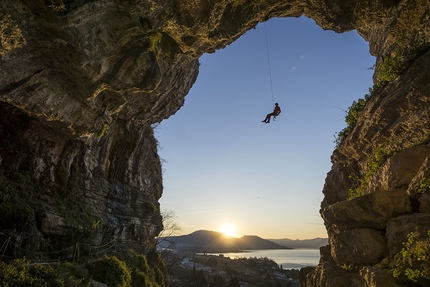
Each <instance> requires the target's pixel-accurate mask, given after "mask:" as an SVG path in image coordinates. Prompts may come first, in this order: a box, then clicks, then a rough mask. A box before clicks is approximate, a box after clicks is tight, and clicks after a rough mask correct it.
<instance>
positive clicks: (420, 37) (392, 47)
mask: <svg viewBox="0 0 430 287" xmlns="http://www.w3.org/2000/svg"><path fill="white" fill-rule="evenodd" d="M302 15H304V16H307V17H310V18H312V19H314V20H315V22H316V23H317V24H318V25H319V26H321V27H322V28H323V29H331V30H334V31H336V32H339V33H341V32H345V31H350V30H353V29H356V30H357V31H358V33H359V34H360V35H361V36H362V37H363V38H364V39H365V40H366V41H368V43H369V47H370V53H371V54H372V55H374V56H376V57H377V61H376V66H375V75H374V82H375V89H374V92H373V95H372V97H371V98H370V100H369V101H368V103H367V105H366V107H365V108H364V110H363V111H362V112H361V113H360V115H359V117H358V119H357V122H356V124H355V125H354V127H352V129H351V131H350V133H349V134H348V135H347V136H346V137H345V139H344V140H343V141H342V142H341V143H340V144H339V146H338V148H337V149H336V150H335V151H334V152H333V156H332V163H333V166H332V170H331V171H329V173H328V175H327V178H326V184H325V186H324V190H323V193H324V200H323V202H322V204H321V215H322V217H323V219H324V221H325V225H326V228H327V231H328V234H329V237H330V245H329V246H327V247H324V248H322V250H321V254H322V257H321V261H320V264H319V265H318V266H317V267H316V268H314V269H309V268H308V269H305V270H304V271H303V273H302V275H301V279H302V285H303V286H306V287H317V286H327V287H337V286H339V287H340V286H342V287H345V286H369V287H370V286H372V287H373V286H375V287H376V286H379V287H381V286H412V285H410V284H415V285H414V286H429V281H428V280H426V278H425V274H418V275H419V276H418V277H415V278H412V279H414V280H415V281H414V280H412V279H411V278H410V277H411V276H409V278H408V276H407V275H406V273H404V271H405V270H407V268H410V269H411V270H420V271H422V272H430V267H429V261H428V260H429V259H428V258H429V257H430V255H427V257H424V260H421V259H422V258H423V257H421V259H420V260H418V259H417V258H415V257H414V254H415V251H416V250H417V249H419V248H421V249H423V250H424V251H425V250H427V251H428V250H429V249H426V248H429V246H428V245H429V244H430V243H429V238H428V235H427V231H428V230H430V222H429V220H428V216H429V212H430V196H429V192H430V188H429V187H430V181H427V180H428V179H429V178H430V164H429V156H430V146H429V144H428V143H429V141H430V80H429V79H430V70H429V69H428V67H430V52H429V47H430V45H429V43H430V3H429V1H428V0H372V1H362V0H351V1H344V0H323V1H313V0H304V1H302V0H300V1H299V0H291V1H284V0H283V1H281V0H265V1H263V0H256V1H245V0H207V1H206V0H170V1H165V0H127V1H119V0H33V1H24V0H2V1H1V2H0V140H1V141H0V191H1V193H0V246H2V245H3V244H4V246H7V248H6V249H5V250H4V251H5V252H4V256H5V258H16V257H20V256H27V257H31V258H40V259H53V258H54V259H67V258H71V257H72V256H77V255H80V256H83V254H85V256H89V255H93V256H97V255H100V254H101V252H102V251H104V252H110V251H112V252H113V251H116V250H123V249H127V248H134V249H136V250H138V251H141V252H143V253H145V252H148V251H149V250H151V249H152V248H154V242H155V237H156V236H157V235H158V234H159V232H160V230H161V229H162V221H161V216H160V211H159V209H160V207H159V204H158V200H159V198H160V197H161V194H162V177H161V176H162V173H161V167H160V160H159V157H158V154H157V142H156V140H155V138H154V135H153V130H152V128H153V125H154V124H157V123H159V122H160V121H162V120H163V119H166V118H168V117H169V116H171V115H173V114H174V113H175V112H176V111H177V110H178V109H179V108H180V107H181V106H182V105H183V103H184V97H185V96H186V94H187V93H188V91H189V89H190V88H191V86H192V85H193V83H194V82H195V80H196V77H197V74H198V67H199V63H198V58H199V57H200V56H201V55H202V54H203V53H205V52H213V51H215V50H217V49H221V48H224V47H225V46H226V45H228V44H230V43H231V42H233V41H234V40H235V39H237V38H238V37H240V36H241V35H242V34H243V33H245V32H246V31H247V30H249V29H251V28H253V27H255V26H256V25H257V24H258V23H259V22H264V21H267V20H268V19H270V18H272V17H299V16H302ZM352 56H353V55H352ZM392 67H395V69H394V70H395V72H392V69H389V68H392ZM393 74H394V76H393ZM351 194H352V195H353V196H351ZM408 238H409V240H410V241H411V243H410V244H409V245H405V244H403V243H405V242H407V240H408ZM403 248H406V249H407V250H405V249H403ZM106 250H107V251H106ZM402 250H403V251H404V252H402ZM99 252H100V253H99ZM405 254H406V255H407V256H406V257H405V256H404V255H405ZM408 254H409V255H408ZM393 275H396V276H393Z"/></svg>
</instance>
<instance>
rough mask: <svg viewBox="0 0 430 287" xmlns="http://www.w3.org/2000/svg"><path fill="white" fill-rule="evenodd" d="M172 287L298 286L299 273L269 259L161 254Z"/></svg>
mask: <svg viewBox="0 0 430 287" xmlns="http://www.w3.org/2000/svg"><path fill="white" fill-rule="evenodd" d="M164 255H165V256H164V257H165V259H166V264H167V267H168V269H169V271H168V272H169V275H170V283H169V286H171V287H185V286H197V287H206V286H209V287H222V286H228V287H245V286H246V287H257V286H258V287H260V286H261V287H272V286H273V287H299V286H300V283H299V270H298V269H284V268H283V267H282V265H278V264H277V263H276V262H275V261H273V260H272V259H269V258H267V257H266V258H238V259H231V258H229V257H225V256H223V255H209V254H194V255H193V256H191V257H180V256H178V255H177V254H174V253H172V254H168V255H167V254H164Z"/></svg>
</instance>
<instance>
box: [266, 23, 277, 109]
mask: <svg viewBox="0 0 430 287" xmlns="http://www.w3.org/2000/svg"><path fill="white" fill-rule="evenodd" d="M264 35H265V37H266V51H267V63H268V65H269V78H270V90H271V92H272V104H273V106H274V105H275V96H274V95H273V83H272V68H271V66H270V56H269V41H268V40H267V30H266V23H264Z"/></svg>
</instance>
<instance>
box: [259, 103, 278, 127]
mask: <svg viewBox="0 0 430 287" xmlns="http://www.w3.org/2000/svg"><path fill="white" fill-rule="evenodd" d="M280 113H281V107H280V106H279V105H278V103H275V108H274V109H273V112H272V113H270V114H267V116H266V118H265V119H264V121H262V122H263V123H266V124H268V123H270V117H271V116H273V120H275V118H276V117H277V116H278V115H279V114H280Z"/></svg>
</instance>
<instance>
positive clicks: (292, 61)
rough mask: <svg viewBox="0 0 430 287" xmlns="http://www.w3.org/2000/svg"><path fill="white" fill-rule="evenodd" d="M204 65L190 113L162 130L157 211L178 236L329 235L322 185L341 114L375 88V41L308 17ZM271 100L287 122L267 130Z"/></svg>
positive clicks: (281, 22) (281, 24)
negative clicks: (170, 219)
mask: <svg viewBox="0 0 430 287" xmlns="http://www.w3.org/2000/svg"><path fill="white" fill-rule="evenodd" d="M264 25H265V26H264ZM264 28H266V31H267V38H268V46H269V58H270V61H268V57H267V56H268V55H267V52H266V40H265V32H264V30H265V29H264ZM200 63H201V66H200V73H199V76H198V79H197V81H196V83H195V84H194V86H193V88H192V89H191V91H190V93H189V94H188V95H187V97H186V98H185V105H184V106H183V107H182V108H181V110H179V111H178V112H177V113H176V114H175V115H174V116H171V117H170V118H169V119H168V120H164V121H163V122H162V123H161V124H159V125H158V126H157V127H156V128H155V135H156V137H157V139H158V141H159V145H160V146H159V154H160V157H161V158H162V161H163V186H164V192H163V196H162V198H161V200H160V204H161V209H162V210H173V211H174V213H175V215H176V219H175V221H176V222H177V224H178V225H179V226H180V227H181V228H182V230H181V234H189V233H191V232H194V231H196V230H202V229H203V230H213V231H220V232H223V233H225V234H229V233H230V234H232V235H234V236H235V237H241V236H243V235H258V236H260V237H262V238H266V239H271V238H272V239H277V238H290V239H310V238H315V237H327V233H326V230H325V227H324V224H323V220H322V219H321V217H320V214H319V209H320V203H321V201H322V199H323V194H322V190H323V186H324V180H325V177H326V174H327V172H329V171H330V168H331V162H330V156H331V154H332V152H333V150H334V148H335V144H334V139H335V137H334V135H335V133H336V132H339V131H340V130H342V129H343V128H344V127H345V122H344V117H345V111H346V110H347V109H348V107H349V106H350V105H351V103H352V101H353V100H357V99H358V98H362V97H364V95H365V94H366V93H368V89H369V87H371V86H372V85H373V83H372V75H373V71H372V70H371V69H369V68H370V67H372V66H373V64H374V63H375V59H374V57H372V56H371V55H370V54H369V46H368V43H366V42H365V41H364V40H363V39H362V38H361V37H360V36H359V35H358V34H357V32H356V31H351V32H348V33H343V34H336V33H335V32H333V31H324V30H322V29H321V28H320V27H318V26H317V25H316V24H315V22H314V21H313V20H311V19H308V18H305V17H301V18H287V19H272V20H270V21H268V22H267V23H266V24H259V25H258V26H257V27H256V28H255V29H252V30H250V31H248V32H247V33H246V34H245V35H243V36H242V37H241V38H239V39H238V40H236V41H235V42H234V43H232V44H231V45H229V46H228V47H226V48H225V49H222V50H218V51H216V52H215V53H214V54H205V55H203V56H202V57H201V58H200ZM269 63H270V66H271V69H270V73H269ZM270 74H271V75H272V77H271V78H270ZM270 79H272V85H273V98H272V92H271V81H270ZM274 102H278V103H279V105H280V107H281V109H282V113H281V114H280V116H278V117H277V119H276V121H271V122H270V123H269V124H265V123H262V122H261V121H262V120H263V119H264V117H265V116H266V114H267V113H270V112H271V111H272V110H273V104H274ZM227 223H228V224H229V225H230V226H231V227H228V228H227V225H226V224H227Z"/></svg>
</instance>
